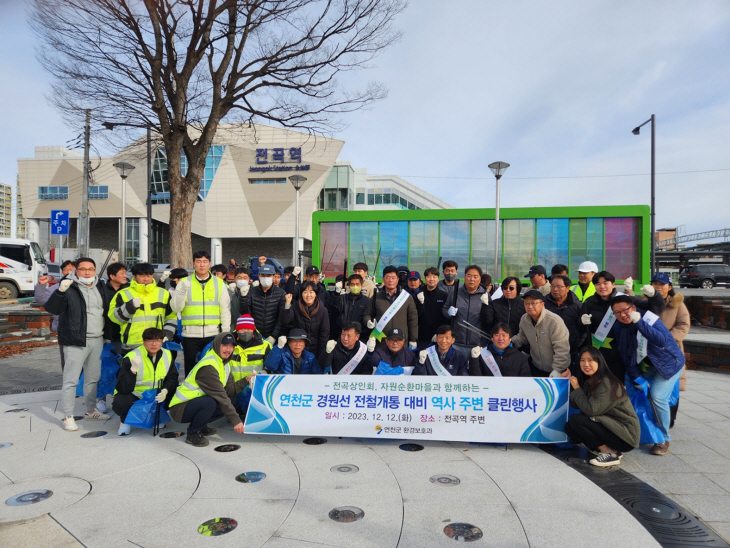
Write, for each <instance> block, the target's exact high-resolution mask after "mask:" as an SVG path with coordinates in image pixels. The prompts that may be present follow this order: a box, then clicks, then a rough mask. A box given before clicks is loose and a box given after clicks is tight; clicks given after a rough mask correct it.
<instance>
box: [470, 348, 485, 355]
mask: <svg viewBox="0 0 730 548" xmlns="http://www.w3.org/2000/svg"><path fill="white" fill-rule="evenodd" d="M482 350H483V349H482V347H481V346H475V347H474V348H472V349H471V357H472V358H478V357H479V356H481V354H482Z"/></svg>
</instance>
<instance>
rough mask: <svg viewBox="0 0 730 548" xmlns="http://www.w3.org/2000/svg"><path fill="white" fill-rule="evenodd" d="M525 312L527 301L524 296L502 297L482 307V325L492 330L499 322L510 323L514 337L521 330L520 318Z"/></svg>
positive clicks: (485, 328)
mask: <svg viewBox="0 0 730 548" xmlns="http://www.w3.org/2000/svg"><path fill="white" fill-rule="evenodd" d="M524 314H525V302H524V301H523V300H522V297H515V298H514V299H506V298H505V297H500V298H499V299H494V300H493V301H492V302H490V303H489V306H485V307H484V308H482V325H483V326H484V330H485V331H487V332H488V331H490V330H491V329H492V327H494V326H495V325H496V324H498V323H504V324H507V325H509V328H510V329H511V330H512V336H513V337H514V336H515V335H516V334H517V333H518V332H519V330H520V320H521V319H522V316H524Z"/></svg>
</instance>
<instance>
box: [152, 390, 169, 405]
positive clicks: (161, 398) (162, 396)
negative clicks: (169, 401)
mask: <svg viewBox="0 0 730 548" xmlns="http://www.w3.org/2000/svg"><path fill="white" fill-rule="evenodd" d="M166 397H167V388H163V389H162V390H160V393H159V394H157V395H156V396H155V401H156V402H157V403H162V402H163V401H165V398H166Z"/></svg>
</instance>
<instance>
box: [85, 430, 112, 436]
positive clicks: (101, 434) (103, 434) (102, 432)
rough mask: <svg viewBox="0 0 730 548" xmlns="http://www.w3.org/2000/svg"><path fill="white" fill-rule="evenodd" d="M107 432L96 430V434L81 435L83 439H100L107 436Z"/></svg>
mask: <svg viewBox="0 0 730 548" xmlns="http://www.w3.org/2000/svg"><path fill="white" fill-rule="evenodd" d="M106 434H107V433H106V432H104V430H96V431H95V432H87V433H86V434H81V437H82V438H100V437H102V436H106Z"/></svg>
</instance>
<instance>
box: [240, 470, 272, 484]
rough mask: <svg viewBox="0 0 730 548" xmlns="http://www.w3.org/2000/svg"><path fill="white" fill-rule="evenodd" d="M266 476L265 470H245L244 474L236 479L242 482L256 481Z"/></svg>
mask: <svg viewBox="0 0 730 548" xmlns="http://www.w3.org/2000/svg"><path fill="white" fill-rule="evenodd" d="M265 477H266V474H264V473H263V472H244V473H243V474H239V475H238V476H236V481H240V482H241V483H256V482H257V481H261V480H262V479H264V478H265Z"/></svg>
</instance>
